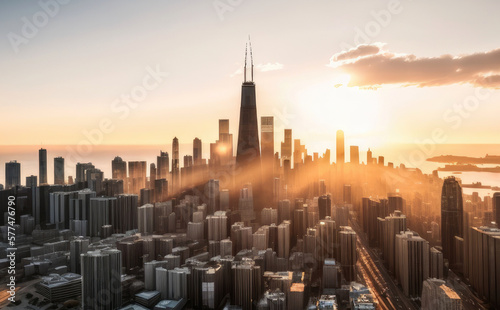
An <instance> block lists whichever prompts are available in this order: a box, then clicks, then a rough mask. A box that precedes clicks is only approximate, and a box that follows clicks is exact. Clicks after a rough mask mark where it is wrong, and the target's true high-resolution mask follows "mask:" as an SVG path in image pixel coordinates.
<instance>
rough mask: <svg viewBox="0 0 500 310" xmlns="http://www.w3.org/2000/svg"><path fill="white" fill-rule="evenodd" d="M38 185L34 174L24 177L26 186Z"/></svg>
mask: <svg viewBox="0 0 500 310" xmlns="http://www.w3.org/2000/svg"><path fill="white" fill-rule="evenodd" d="M37 185H38V182H37V177H36V175H30V176H28V177H26V187H31V188H34V187H36V186H37Z"/></svg>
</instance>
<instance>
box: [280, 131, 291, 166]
mask: <svg viewBox="0 0 500 310" xmlns="http://www.w3.org/2000/svg"><path fill="white" fill-rule="evenodd" d="M285 159H288V160H292V130H291V129H285V131H284V141H283V142H281V160H282V163H283V162H284V161H285Z"/></svg>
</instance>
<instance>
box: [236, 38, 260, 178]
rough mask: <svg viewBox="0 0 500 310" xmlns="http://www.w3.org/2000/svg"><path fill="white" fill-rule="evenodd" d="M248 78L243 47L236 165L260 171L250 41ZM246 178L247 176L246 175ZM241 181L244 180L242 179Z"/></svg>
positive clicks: (245, 169) (246, 51) (244, 168)
mask: <svg viewBox="0 0 500 310" xmlns="http://www.w3.org/2000/svg"><path fill="white" fill-rule="evenodd" d="M249 47H250V62H251V67H250V80H247V54H248V49H247V48H245V67H244V80H243V84H242V87H241V108H240V127H239V132H238V149H237V151H236V165H237V167H238V168H240V169H243V173H244V174H245V173H246V172H248V171H260V146H259V128H258V125H257V105H256V103H255V84H254V82H253V57H252V45H251V43H250V45H249ZM247 178H248V177H247ZM243 182H245V181H244V180H243Z"/></svg>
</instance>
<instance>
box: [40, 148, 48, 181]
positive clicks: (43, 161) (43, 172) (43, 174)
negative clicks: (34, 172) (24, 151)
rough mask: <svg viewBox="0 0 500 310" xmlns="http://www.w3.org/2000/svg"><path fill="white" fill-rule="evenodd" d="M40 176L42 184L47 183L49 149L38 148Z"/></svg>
mask: <svg viewBox="0 0 500 310" xmlns="http://www.w3.org/2000/svg"><path fill="white" fill-rule="evenodd" d="M38 171H39V173H38V176H39V178H40V185H42V184H47V150H46V149H40V150H38Z"/></svg>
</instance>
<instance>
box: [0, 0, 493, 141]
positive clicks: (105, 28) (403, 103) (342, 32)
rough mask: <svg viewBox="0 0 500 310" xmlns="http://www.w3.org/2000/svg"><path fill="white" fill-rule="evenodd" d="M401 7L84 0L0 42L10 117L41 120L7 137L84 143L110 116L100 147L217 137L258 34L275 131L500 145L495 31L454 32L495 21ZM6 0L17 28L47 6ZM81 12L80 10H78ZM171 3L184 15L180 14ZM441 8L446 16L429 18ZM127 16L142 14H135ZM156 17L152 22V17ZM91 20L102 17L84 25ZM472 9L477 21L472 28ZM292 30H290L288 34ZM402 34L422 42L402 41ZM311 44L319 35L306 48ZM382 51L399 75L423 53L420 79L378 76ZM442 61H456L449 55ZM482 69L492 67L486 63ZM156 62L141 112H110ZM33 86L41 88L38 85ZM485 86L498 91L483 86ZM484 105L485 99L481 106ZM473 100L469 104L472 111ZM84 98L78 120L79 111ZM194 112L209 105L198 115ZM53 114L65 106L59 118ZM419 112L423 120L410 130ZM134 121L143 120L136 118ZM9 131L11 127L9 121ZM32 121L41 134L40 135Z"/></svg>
mask: <svg viewBox="0 0 500 310" xmlns="http://www.w3.org/2000/svg"><path fill="white" fill-rule="evenodd" d="M390 3H392V4H391V5H390V6H389V4H388V3H385V2H370V4H369V5H366V6H365V7H363V9H362V10H359V13H358V14H354V11H355V10H356V9H357V8H356V7H355V6H354V5H352V4H341V3H335V2H325V1H323V2H318V4H317V5H318V6H320V7H322V8H323V10H317V8H314V12H315V13H316V14H319V15H318V16H315V18H314V20H313V19H312V16H311V15H308V14H307V13H308V12H312V11H311V10H313V8H312V7H308V6H307V5H306V4H301V3H293V5H290V6H289V7H287V8H286V9H285V10H280V9H282V6H281V5H280V4H279V3H266V4H263V3H262V2H260V3H249V2H242V3H241V4H240V5H237V6H235V7H233V8H232V10H228V9H227V10H226V11H223V13H221V11H220V10H219V9H216V8H215V7H214V5H213V4H212V3H207V4H203V5H199V6H187V5H182V4H180V3H173V4H158V3H156V4H154V6H156V10H151V8H150V7H148V8H146V7H143V6H141V5H138V4H135V3H128V4H127V5H121V6H120V7H119V8H118V7H117V3H115V2H109V3H106V4H91V5H89V7H85V8H82V7H81V4H77V3H68V4H65V5H60V7H59V9H58V12H57V14H55V16H54V17H53V18H51V19H50V20H49V21H48V22H47V25H46V26H44V27H40V29H38V31H37V33H36V35H34V36H33V38H29V39H26V41H28V42H27V43H26V44H20V45H19V46H17V47H18V48H17V49H16V48H14V45H13V43H12V40H13V39H12V38H13V37H12V35H11V36H10V37H8V36H7V37H6V40H3V41H2V42H1V43H0V44H2V45H3V47H5V48H2V52H1V54H0V55H2V57H1V59H2V60H0V61H1V62H2V65H4V66H5V68H6V69H7V70H8V71H9V72H10V74H8V75H6V76H4V77H2V79H3V80H0V81H1V82H2V83H1V85H3V87H4V88H5V89H4V90H3V92H4V93H5V94H6V95H5V96H6V103H5V112H6V113H8V114H14V113H23V114H24V115H25V116H26V121H27V122H28V124H30V126H23V127H21V128H18V130H17V135H16V136H15V137H4V138H3V139H2V140H1V141H0V144H2V145H13V144H14V145H16V144H20V145H39V144H40V143H42V144H43V145H51V144H70V145H73V144H77V143H78V142H80V141H81V140H82V139H85V135H84V134H83V132H84V131H91V130H92V129H95V128H99V122H100V121H101V120H103V119H110V120H111V122H112V127H113V130H112V131H111V132H109V133H106V134H105V135H104V137H103V140H102V142H100V143H101V144H161V143H165V142H167V141H169V140H170V139H171V138H172V137H173V136H177V137H178V138H179V140H180V141H186V140H191V139H193V138H194V137H198V138H200V139H201V140H202V141H203V140H213V139H214V138H216V132H215V131H212V130H207V129H209V128H211V126H212V124H211V123H210V122H209V119H210V118H217V119H231V120H233V121H232V122H231V128H230V130H231V132H234V133H235V132H236V131H237V130H236V128H237V122H236V121H235V120H237V117H238V101H239V94H238V92H237V91H236V89H237V87H235V86H236V85H238V84H240V83H241V80H242V75H243V72H242V70H243V62H244V59H243V57H242V53H241V50H242V48H243V46H244V42H245V38H246V36H247V34H250V35H251V36H252V43H253V45H254V50H255V51H257V52H256V53H255V54H254V59H255V71H256V72H255V79H256V80H258V95H257V96H258V99H257V100H258V101H259V102H261V106H260V107H259V114H258V116H259V118H260V116H266V115H269V116H274V117H275V119H276V121H275V126H276V127H280V128H288V127H289V126H288V124H289V123H290V122H293V123H294V127H293V129H294V130H296V131H297V132H300V133H301V135H302V136H301V137H300V138H301V139H302V141H303V142H305V143H306V144H308V145H311V147H312V148H314V149H324V148H327V147H328V146H329V145H330V144H331V141H334V138H335V132H336V131H337V130H339V129H341V130H343V131H344V132H345V133H346V140H349V141H352V142H353V144H354V145H359V146H360V147H361V148H368V147H370V146H376V145H380V144H383V143H395V142H397V143H418V142H419V141H420V142H422V141H424V140H425V139H428V138H431V137H432V136H433V131H434V130H435V129H436V128H441V129H442V130H443V131H444V136H445V137H446V138H445V139H442V140H440V141H438V143H499V140H498V137H497V136H496V135H494V134H492V133H491V131H490V130H488V129H489V128H495V126H496V122H495V119H494V117H493V115H494V113H493V111H494V106H493V105H494V102H495V101H496V100H497V99H498V96H499V94H498V91H497V90H494V89H493V88H494V87H498V85H496V84H495V81H496V75H495V74H496V73H497V72H498V68H497V66H496V64H497V63H498V54H499V53H498V48H499V47H500V40H499V39H496V38H497V36H494V35H493V33H492V36H491V40H481V39H480V38H474V37H473V36H468V37H467V39H468V40H467V41H462V40H455V39H454V38H456V34H457V33H461V32H463V33H468V32H467V30H468V27H473V30H474V31H476V32H480V33H482V34H483V35H485V36H486V35H487V34H488V33H491V31H492V28H494V27H490V24H489V23H488V19H483V18H480V17H479V16H480V14H470V7H469V6H467V5H466V4H457V3H454V2H453V4H451V2H443V3H439V4H432V5H431V8H427V9H426V14H429V15H430V18H428V19H427V20H426V23H425V25H423V24H422V23H421V22H420V23H419V22H418V16H419V15H418V14H420V13H422V10H423V7H422V6H420V5H417V4H415V3H411V2H406V1H393V2H390ZM3 5H4V6H6V8H8V10H7V9H6V10H2V13H0V14H6V12H8V11H9V15H8V16H4V17H5V18H3V20H4V21H5V24H4V25H5V29H6V31H7V34H12V33H13V34H17V35H20V36H21V35H23V34H22V29H23V26H24V24H25V22H24V19H22V17H23V16H26V18H27V20H28V21H29V20H30V18H31V17H32V16H33V15H34V14H35V13H36V12H38V11H41V10H43V8H42V7H40V6H39V5H38V4H36V3H26V2H21V3H16V4H3ZM487 5H489V6H490V7H489V8H488V7H486V6H487ZM446 6H453V7H455V8H456V10H455V12H456V13H455V14H454V15H453V16H452V15H450V14H445V15H442V14H440V12H442V10H444V9H445V7H446ZM497 6H498V4H496V3H490V4H485V6H484V7H482V8H481V9H476V10H484V11H488V12H494V11H495V9H496V8H497ZM78 9H81V11H79V12H78V13H79V14H78V16H79V18H78V19H77V20H72V19H69V16H72V15H74V14H75V10H78ZM111 9H116V10H115V11H116V12H117V15H116V16H115V17H109V16H108V15H107V14H105V13H103V12H106V10H111ZM132 11H133V12H135V14H136V15H134V14H132V13H131V12H132ZM173 11H175V12H176V14H175V16H174V15H172V14H170V13H171V12H173ZM278 12H279V14H278ZM340 12H348V13H352V14H340ZM391 12H393V13H391ZM16 13H19V15H16ZM219 13H220V14H219ZM386 13H387V14H388V15H387V14H386ZM131 14H132V15H131ZM162 14H164V15H162ZM330 14H331V15H330ZM384 14H386V15H384ZM437 14H439V17H440V20H439V21H438V20H437V19H436V18H432V17H437V16H438V15H437ZM344 15H345V16H344ZM16 16H19V17H16ZM130 16H136V17H137V18H136V19H133V18H132V19H128V18H127V17H130ZM146 16H147V17H149V19H148V20H149V22H147V23H144V17H146ZM188 16H189V17H190V18H187V17H188ZM221 16H222V17H221ZM271 16H274V17H275V18H274V19H273V18H271ZM347 16H349V18H346V17H347ZM183 17H185V18H184V19H183ZM194 17H198V18H196V19H195V18H194ZM259 17H260V19H261V20H262V22H261V23H260V24H258V25H257V24H256V23H255V22H254V21H255V20H258V19H259ZM299 17H301V18H303V19H304V20H305V21H309V22H310V26H309V27H310V28H313V29H314V30H315V31H314V32H310V31H302V32H301V31H298V29H299V28H298V27H302V24H301V23H295V22H294V21H295V20H297V18H299ZM89 18H92V19H93V20H95V21H97V23H96V24H95V25H94V26H85V25H86V24H87V23H86V21H88V20H89ZM110 18H111V20H109V19H110ZM384 18H386V20H385V21H384ZM466 18H468V19H471V22H469V23H467V24H464V23H463V22H462V21H463V20H464V19H466ZM106 20H108V21H109V22H108V23H106ZM188 20H189V21H190V22H191V23H188V22H187V21H188ZM472 21H473V22H472ZM139 22H142V23H141V24H139ZM118 25H120V26H118ZM414 25H419V26H420V27H421V28H417V29H419V30H421V32H418V31H415V30H413V29H414ZM444 25H446V26H448V27H446V26H444ZM200 26H202V27H200ZM286 26H288V28H286V29H284V28H283V27H286ZM123 27H125V29H124V28H123ZM370 27H371V28H370ZM372 28H373V29H372ZM162 29H176V30H178V31H179V32H170V31H167V32H164V31H162ZM230 29H231V30H230ZM431 29H432V31H431ZM367 30H368V31H367ZM125 31H126V32H125ZM283 31H284V33H285V34H286V35H284V36H283V35H280V34H281V33H283ZM405 31H407V32H408V33H409V34H411V35H413V36H414V37H415V39H413V37H411V36H410V35H409V36H408V37H405V36H403V35H402V33H404V32H405ZM311 33H312V34H313V35H311ZM181 34H184V35H183V36H182V39H181V37H180V35H181ZM372 34H373V35H372ZM423 34H426V35H427V36H423ZM105 38H112V39H111V40H105ZM278 38H279V40H278ZM61 40H64V41H61ZM432 41H440V42H441V41H444V42H446V44H445V45H436V44H432ZM16 42H17V41H16ZM23 42H24V41H23ZM61 42H65V48H61V46H60V43H61ZM167 42H168V43H167ZM303 42H308V44H307V46H304V44H303ZM363 44H365V45H363ZM82 45H83V46H84V48H83V49H82V48H80V47H81V46H82ZM140 46H141V47H146V48H140ZM309 46H310V47H314V48H310V47H309ZM124 47H126V48H125V51H124V49H123V48H124ZM350 48H351V49H352V50H351V53H350V54H349V53H347V51H348V50H349V49H350ZM16 51H17V52H16ZM305 55H307V57H306V56H305ZM356 55H357V56H362V59H359V58H356V57H354V56H356ZM443 55H451V56H443ZM181 57H182V58H181ZM353 57H354V58H353ZM398 57H399V58H398ZM446 57H451V58H446ZM180 59H183V60H184V61H179V60H180ZM380 59H383V60H385V61H386V63H388V67H379V68H380V69H381V70H382V69H383V70H388V72H394V74H397V73H398V70H400V69H401V68H399V67H397V63H398V61H402V60H404V59H407V60H412V61H413V62H412V63H411V67H410V68H405V69H404V70H410V71H408V74H410V75H412V74H413V75H414V77H413V78H411V79H408V78H404V76H403V75H401V76H402V77H401V78H399V79H394V78H390V77H381V78H380V79H378V80H377V79H374V78H373V76H371V75H370V72H369V70H367V69H366V67H365V65H366V64H367V63H370V62H373V63H374V64H375V65H376V62H375V61H376V60H380ZM443 59H444V61H445V62H446V63H445V64H440V60H443ZM427 63H433V64H434V66H435V67H436V68H442V70H443V72H446V70H449V69H450V68H453V69H456V70H458V71H460V70H462V71H465V72H467V74H459V75H458V76H457V77H454V78H453V79H443V78H442V77H441V76H439V75H436V74H435V72H431V71H430V70H428V69H426V64H427ZM481 64H483V66H484V65H486V66H488V70H487V72H485V69H484V67H481ZM14 66H15V67H14ZM440 66H441V67H440ZM152 71H153V72H155V71H156V72H157V73H158V72H161V73H160V76H156V77H157V78H158V79H159V80H158V81H159V82H158V85H157V86H156V87H155V88H154V89H152V90H151V91H149V92H148V93H147V96H146V98H145V99H144V100H143V101H140V102H139V103H137V107H136V108H134V109H133V110H132V109H131V110H130V111H129V112H131V113H125V112H124V111H122V110H119V109H118V110H117V109H113V108H112V106H113V103H114V102H115V101H116V100H119V99H120V98H121V95H122V94H125V95H130V93H131V92H132V91H133V89H134V87H136V86H138V85H141V84H142V80H143V78H144V77H146V76H148V74H150V73H151V72H152ZM167 73H168V74H167ZM348 75H350V77H349V76H348ZM28 76H29V78H28V79H26V77H28ZM485 76H486V78H485ZM488 76H489V77H488ZM68 77H71V78H70V79H68ZM97 77H99V78H97ZM433 79H434V82H432V81H433ZM436 81H437V82H436ZM193 84H197V85H199V88H198V91H197V92H195V93H193V92H191V91H190V87H191V85H193ZM377 85H380V86H381V87H378V86H377ZM401 85H403V86H404V87H401ZM415 85H416V86H415ZM427 85H436V86H427ZM360 86H361V88H370V87H373V86H377V87H378V89H377V90H374V89H360ZM479 86H486V87H491V88H480V87H479ZM22 87H30V94H29V95H26V92H24V91H23V88H22ZM89 89H90V90H92V91H90V92H89V91H88V90H89ZM485 90H491V91H492V92H491V93H489V92H488V93H487V95H484V94H483V91H485ZM479 91H481V93H477V92H479ZM471 96H472V97H471ZM471 98H472V99H471ZM474 98H475V99H474ZM471 100H472V101H471ZM475 100H478V101H479V104H477V107H476V106H475V105H476V103H475ZM467 104H468V105H470V106H469V108H470V110H467V109H465V108H466V107H465V106H466V105H467ZM459 106H462V107H459ZM73 107H75V108H76V109H77V110H78V114H79V116H80V117H78V118H76V119H75V118H74V117H72V116H73V115H74V114H73V113H74V111H75V109H74V108H73ZM115 107H116V106H115ZM120 107H123V106H120ZM416 107H418V108H416ZM193 108H194V109H196V110H197V111H199V112H200V113H195V114H190V111H191V109H193ZM49 109H57V110H58V112H57V113H50V112H49ZM409 109H410V110H411V113H408V110H409ZM91 111H92V112H91ZM188 114H189V116H188ZM39 115H43V116H44V117H43V119H40V118H39ZM122 118H123V119H122ZM185 118H189V119H191V120H192V121H193V122H194V123H196V126H192V127H191V126H190V127H188V128H186V127H185V126H183V125H182V122H180V120H181V119H185ZM415 119H422V120H424V119H425V122H424V121H422V122H419V126H411V127H410V126H407V124H408V123H409V122H410V123H411V122H414V120H415ZM258 121H259V122H260V119H259V120H258ZM131 123H134V124H137V126H133V127H132V126H129V124H131ZM159 123H164V124H165V126H164V129H162V130H157V129H156V127H155V126H156V124H159ZM0 126H2V127H0V129H2V130H3V131H4V130H7V128H6V127H5V126H8V125H6V124H2V125H0ZM259 127H260V126H259ZM34 128H37V129H38V130H36V131H35V134H33V129H34ZM60 128H65V130H64V131H62V130H61V129H60ZM200 132H203V134H202V135H201V136H200ZM277 132H279V130H277ZM55 137H57V138H55Z"/></svg>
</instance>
